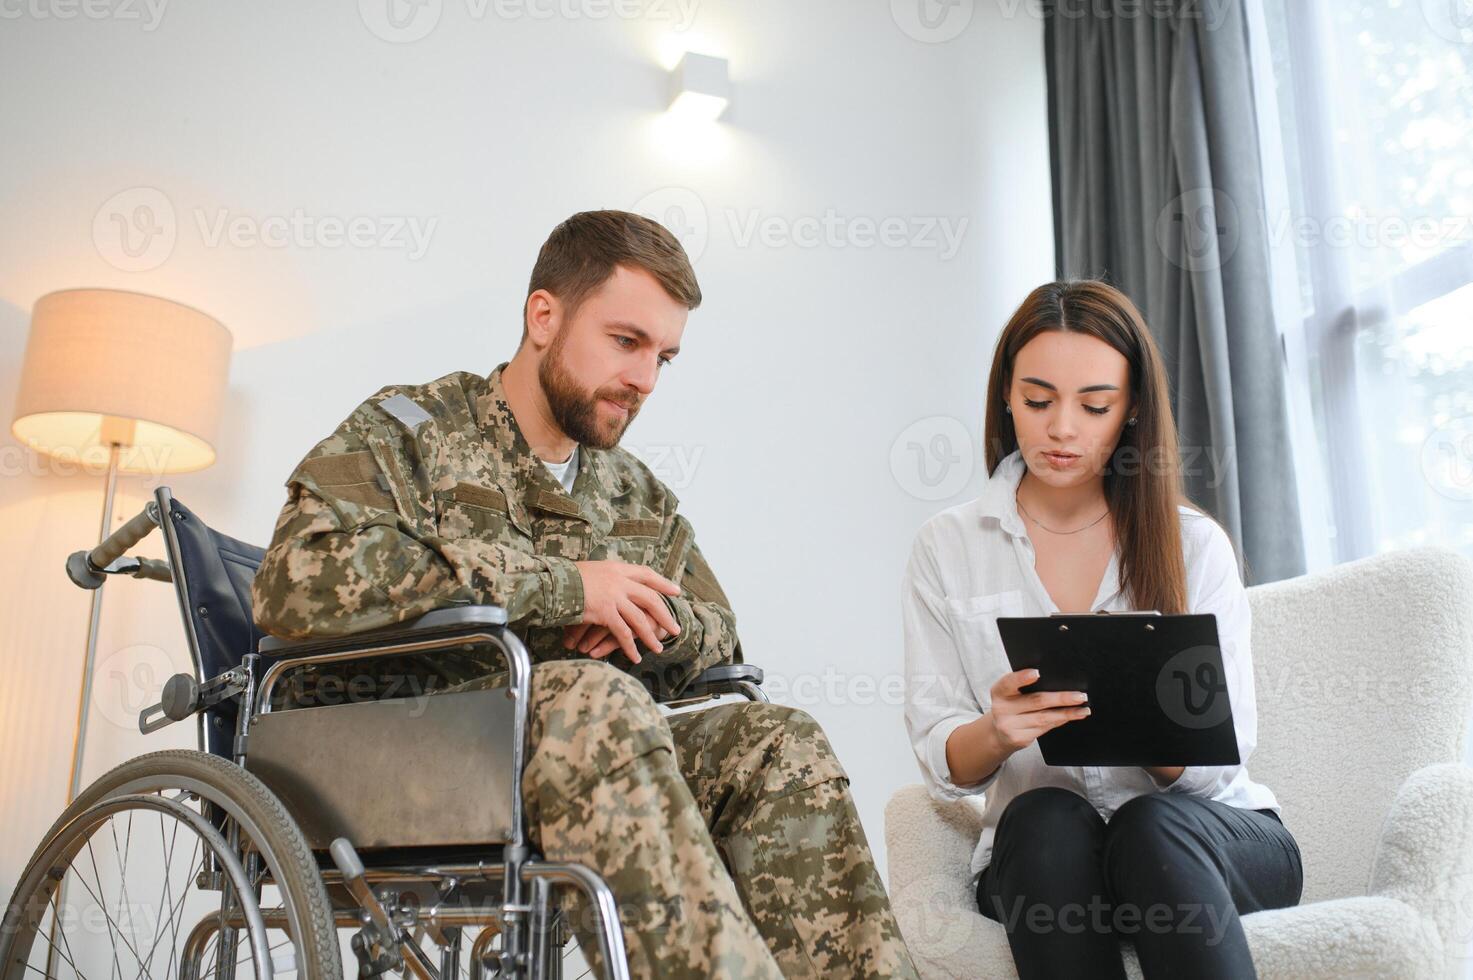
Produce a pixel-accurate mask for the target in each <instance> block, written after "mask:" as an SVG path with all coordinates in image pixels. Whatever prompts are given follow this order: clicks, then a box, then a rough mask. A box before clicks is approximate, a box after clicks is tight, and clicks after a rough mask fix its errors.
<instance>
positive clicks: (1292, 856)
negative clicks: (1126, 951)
mask: <svg viewBox="0 0 1473 980" xmlns="http://www.w3.org/2000/svg"><path fill="white" fill-rule="evenodd" d="M1303 888H1304V867H1303V864H1302V863H1301V861H1300V854H1299V845H1298V844H1297V843H1296V842H1295V840H1294V835H1293V834H1291V833H1289V830H1288V828H1286V827H1285V826H1284V825H1283V823H1282V822H1281V821H1280V820H1279V818H1278V817H1277V816H1276V815H1275V814H1274V812H1273V811H1272V810H1267V809H1265V810H1248V809H1244V808H1241V807H1235V806H1229V805H1228V804H1226V803H1218V802H1214V801H1212V800H1207V799H1203V798H1202V797H1197V796H1191V795H1188V794H1186V793H1165V792H1162V793H1147V794H1145V795H1142V796H1137V797H1135V798H1133V799H1130V800H1128V801H1126V802H1125V803H1124V804H1123V805H1122V806H1121V807H1120V808H1119V809H1117V810H1116V811H1115V813H1114V815H1113V816H1112V817H1111V818H1110V820H1109V822H1108V823H1107V822H1106V821H1105V820H1104V819H1103V818H1102V817H1101V816H1100V815H1099V813H1098V812H1097V811H1096V810H1095V808H1094V807H1093V806H1092V805H1091V804H1090V802H1089V801H1088V800H1086V799H1085V798H1084V797H1082V796H1080V795H1079V794H1078V793H1075V792H1073V791H1071V790H1067V789H1064V788H1062V787H1058V786H1044V787H1040V788H1038V789H1032V790H1029V791H1027V792H1026V793H1020V794H1019V795H1018V796H1017V797H1015V798H1014V799H1013V801H1012V802H1011V803H1009V804H1008V806H1007V807H1006V808H1005V809H1004V810H1003V813H1002V817H1001V818H1000V819H999V821H998V825H997V833H996V836H995V837H994V840H993V845H992V860H991V863H990V864H989V865H988V866H987V867H986V868H984V869H983V871H982V875H981V877H980V878H979V879H978V881H977V906H978V908H979V909H980V910H981V912H982V914H983V915H985V916H987V917H988V918H989V919H993V920H996V921H998V922H1000V923H1002V924H1003V926H1004V927H1005V928H1006V929H1007V932H1008V944H1009V945H1010V946H1011V947H1012V951H1013V961H1014V963H1015V964H1016V965H1017V968H1018V976H1019V977H1020V978H1021V980H1034V978H1042V977H1091V978H1113V980H1125V967H1124V964H1123V963H1122V961H1121V957H1120V946H1119V944H1120V940H1121V939H1128V940H1130V941H1131V942H1133V943H1134V944H1135V948H1136V953H1137V955H1138V956H1139V958H1140V964H1141V971H1142V972H1143V973H1144V975H1145V977H1146V980H1154V978H1165V977H1193V978H1202V980H1208V978H1216V977H1222V978H1232V980H1240V978H1243V977H1255V976H1257V974H1256V972H1255V971H1254V968H1253V960H1252V958H1251V957H1250V956H1249V953H1248V942H1247V939H1246V938H1245V936H1244V934H1243V924H1242V922H1241V921H1240V919H1239V918H1238V916H1239V914H1240V913H1248V912H1256V911H1258V910H1260V909H1276V908H1284V907H1286V906H1291V905H1297V904H1299V896H1300V894H1301V892H1302V891H1303Z"/></svg>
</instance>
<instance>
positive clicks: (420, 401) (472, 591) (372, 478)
mask: <svg viewBox="0 0 1473 980" xmlns="http://www.w3.org/2000/svg"><path fill="white" fill-rule="evenodd" d="M505 366H506V365H505V364H502V365H500V366H499V367H497V368H496V369H495V370H494V371H492V372H491V374H490V375H489V376H487V377H481V376H480V375H476V374H472V373H470V372H467V371H457V372H454V373H452V374H447V375H445V376H444V377H443V378H439V379H437V380H435V381H431V382H429V383H428V384H423V385H391V386H388V387H385V388H381V389H380V390H379V391H378V392H377V393H376V394H375V395H374V396H373V397H372V398H369V399H368V400H367V401H365V402H363V403H362V404H361V405H359V406H358V407H357V408H356V409H355V410H354V411H353V413H352V414H351V415H349V416H348V418H347V419H345V420H344V421H343V422H342V424H341V425H339V426H338V427H337V429H336V430H335V431H334V432H333V433H332V435H330V436H328V437H327V438H326V439H323V440H322V441H321V442H319V443H317V445H316V446H314V447H313V448H312V450H311V451H310V452H308V453H307V455H306V457H304V458H303V459H302V461H301V462H300V463H299V464H298V465H297V467H296V469H295V470H293V471H292V474H291V476H289V477H288V478H287V481H286V487H287V491H288V496H287V502H286V505H285V506H284V507H283V508H282V510H281V515H280V516H279V517H278V519H277V521H276V529H275V532H274V533H273V535H272V538H271V546H270V547H269V548H268V549H267V552H266V557H265V559H264V560H263V561H262V563H261V567H260V569H259V571H258V572H257V574H256V577H255V580H254V582H253V583H252V587H251V598H252V607H253V614H254V616H255V619H256V622H257V624H258V625H259V626H260V627H261V629H263V630H265V631H266V632H268V633H272V634H275V635H277V636H282V637H287V638H291V639H303V638H307V637H322V636H338V635H342V634H345V633H354V632H358V631H361V630H368V629H376V628H380V627H384V626H388V625H391V624H393V623H397V622H400V621H403V620H406V619H411V618H413V617H416V616H419V615H422V614H424V613H426V612H429V611H430V610H432V609H438V608H442V607H446V606H457V605H472V604H490V605H498V606H501V607H503V608H505V609H506V611H507V614H508V616H509V618H510V620H511V623H512V628H513V629H514V630H515V631H516V632H517V634H518V635H519V636H520V637H521V638H522V639H523V641H524V642H525V643H526V644H527V646H528V647H529V649H530V650H531V653H532V657H533V660H534V661H542V660H554V659H567V658H571V657H575V656H584V654H579V653H577V652H575V651H569V650H565V649H564V648H563V646H562V635H563V629H562V628H563V627H565V626H567V625H569V624H572V623H577V622H580V621H581V620H582V616H583V581H582V577H581V576H580V575H579V573H578V569H577V568H576V567H575V566H574V564H573V563H574V562H577V561H585V560H598V559H605V558H619V559H622V560H624V561H628V562H638V563H640V564H643V565H648V566H650V567H651V568H654V569H655V570H656V571H658V572H660V573H661V574H662V575H664V576H666V577H667V578H670V579H672V580H673V581H675V582H676V583H678V584H679V585H680V586H681V594H680V595H679V596H674V597H670V596H667V597H666V601H667V603H669V605H670V607H671V610H672V612H673V613H674V615H675V618H676V621H677V622H678V623H679V624H680V633H679V634H678V636H677V637H675V639H674V640H673V641H670V642H667V643H666V645H665V649H664V650H663V651H662V652H661V653H659V654H657V655H655V656H651V655H650V654H649V653H648V652H647V651H645V650H644V649H643V648H641V651H640V652H641V655H642V656H643V661H642V663H641V664H639V665H638V666H636V665H634V664H632V663H631V662H630V661H629V660H628V658H626V657H625V656H624V654H623V653H621V652H617V651H616V652H615V653H614V654H613V655H612V656H611V657H610V662H611V663H613V664H615V665H617V666H619V667H621V668H622V669H625V670H628V671H630V672H631V673H636V674H639V675H641V677H642V679H644V680H645V682H646V684H648V685H649V686H650V687H651V689H652V690H654V691H655V692H656V693H657V694H660V695H662V696H674V695H675V694H677V693H679V692H680V691H681V690H683V689H684V688H685V686H686V685H687V684H688V683H689V682H690V680H691V679H692V678H694V677H695V676H696V675H697V674H698V673H700V671H702V670H704V669H705V668H706V667H709V666H713V665H715V664H720V663H730V662H737V663H740V662H741V660H742V657H741V647H740V644H739V642H738V640H737V636H736V621H735V617H734V616H733V615H732V612H731V609H730V603H729V602H728V600H727V598H726V596H725V594H724V593H723V592H722V590H721V587H720V585H719V584H717V581H716V578H715V576H714V575H713V574H712V572H711V569H710V567H709V566H708V565H707V564H706V561H705V558H704V557H703V556H702V555H701V551H700V549H699V548H697V547H696V543H695V539H694V536H693V533H692V530H691V525H690V522H689V521H687V520H686V519H685V517H684V516H683V515H681V514H679V513H678V512H677V511H676V505H677V503H678V501H677V499H676V497H675V494H674V493H673V492H671V490H670V489H669V488H668V487H666V486H665V485H664V484H663V483H661V482H660V481H659V480H658V479H657V478H656V477H655V476H654V474H653V473H651V472H650V470H649V468H648V467H646V466H645V465H644V464H643V463H641V462H640V461H639V460H638V459H636V458H635V457H634V456H633V455H631V454H630V453H628V452H627V451H625V450H623V449H613V450H597V449H593V448H592V447H590V446H582V447H581V448H580V450H579V460H580V462H579V466H578V475H577V478H576V481H575V482H574V484H573V492H572V493H571V494H569V493H568V492H567V491H565V490H564V489H563V487H562V485H561V484H560V483H559V482H558V481H557V480H556V479H555V478H554V477H553V475H552V474H551V472H549V471H548V469H547V467H546V466H545V465H543V463H542V461H541V460H540V459H538V458H537V456H536V455H534V454H533V452H532V450H531V448H530V447H529V446H528V444H527V442H526V439H525V437H524V436H523V435H522V432H521V430H520V429H519V428H518V427H517V423H516V420H515V419H514V418H513V416H512V413H511V409H510V407H509V406H508V405H507V402H506V395H505V390H504V389H503V387H502V384H501V371H502V369H503V368H504V367H505Z"/></svg>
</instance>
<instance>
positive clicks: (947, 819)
mask: <svg viewBox="0 0 1473 980" xmlns="http://www.w3.org/2000/svg"><path fill="white" fill-rule="evenodd" d="M981 836H982V807H981V806H980V799H979V798H976V797H965V798H963V799H960V800H953V801H950V802H945V803H943V802H940V801H938V800H935V799H932V798H931V795H930V794H929V793H927V792H926V788H925V787H924V786H922V785H920V784H919V783H913V784H911V785H909V786H902V787H901V788H900V789H898V790H896V791H895V795H894V796H891V797H890V801H889V802H888V803H887V804H886V805H885V853H886V854H887V855H888V856H889V867H890V895H891V899H892V901H895V902H899V901H900V900H901V899H902V898H906V899H910V900H913V901H916V902H925V901H940V902H941V904H943V905H946V906H949V907H953V908H956V907H961V908H966V909H969V910H975V903H976V896H975V895H974V894H973V892H972V889H971V871H970V870H969V869H970V865H971V863H972V851H974V850H975V849H976V847H977V841H978V839H979V838H980V837H981Z"/></svg>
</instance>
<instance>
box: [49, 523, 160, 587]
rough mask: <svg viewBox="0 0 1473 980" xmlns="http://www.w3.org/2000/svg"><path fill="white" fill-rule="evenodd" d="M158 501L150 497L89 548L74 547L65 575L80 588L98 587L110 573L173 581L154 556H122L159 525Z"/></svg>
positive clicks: (69, 556) (157, 580)
mask: <svg viewBox="0 0 1473 980" xmlns="http://www.w3.org/2000/svg"><path fill="white" fill-rule="evenodd" d="M158 513H159V508H158V504H157V503H154V502H152V501H150V502H149V503H148V505H147V506H146V507H144V508H143V510H141V511H139V512H138V513H137V514H135V515H134V516H133V517H132V519H131V520H129V521H128V523H126V524H124V525H123V526H122V527H120V528H118V529H117V530H116V531H114V532H113V533H112V534H109V535H108V536H107V538H106V540H104V541H103V542H102V543H101V544H99V545H98V546H97V547H95V548H93V549H92V550H91V551H74V552H72V553H71V554H70V555H68V556H67V560H66V574H67V578H69V579H71V580H72V582H73V583H74V584H75V585H76V586H77V587H78V588H82V589H97V588H101V586H102V583H103V582H105V581H106V580H107V576H109V575H131V576H133V577H134V578H146V579H152V580H153V581H155V582H172V581H174V576H173V574H172V573H171V572H170V570H169V564H168V562H163V561H159V560H158V559H156V558H125V557H123V556H124V555H126V554H127V552H128V549H129V548H132V547H133V546H134V545H135V544H137V543H138V542H140V541H142V540H143V539H144V538H146V537H148V536H149V534H150V533H151V532H152V531H153V529H154V528H156V527H158Z"/></svg>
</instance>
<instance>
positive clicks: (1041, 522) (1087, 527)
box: [1014, 498, 1110, 534]
mask: <svg viewBox="0 0 1473 980" xmlns="http://www.w3.org/2000/svg"><path fill="white" fill-rule="evenodd" d="M1014 499H1015V500H1016V498H1014ZM1017 504H1018V509H1019V510H1021V511H1022V512H1023V513H1024V515H1026V516H1027V518H1028V519H1029V520H1030V521H1032V522H1033V523H1034V524H1037V525H1038V526H1039V527H1041V528H1043V529H1044V530H1045V531H1047V532H1048V533H1050V534H1078V533H1079V532H1080V531H1088V530H1089V529H1090V528H1092V527H1094V526H1095V525H1096V524H1098V523H1099V522H1100V521H1103V520H1104V519H1105V517H1106V515H1108V514H1109V513H1110V508H1109V507H1106V508H1105V513H1104V514H1101V515H1100V516H1099V517H1096V518H1095V519H1094V520H1092V521H1090V522H1089V523H1088V524H1086V525H1084V527H1077V528H1075V529H1074V530H1072V531H1055V530H1054V529H1053V528H1051V527H1049V526H1048V525H1047V524H1045V523H1043V521H1040V520H1039V519H1038V518H1036V517H1034V516H1033V515H1032V514H1029V513H1028V508H1027V507H1024V506H1023V501H1021V500H1018V501H1017Z"/></svg>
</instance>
